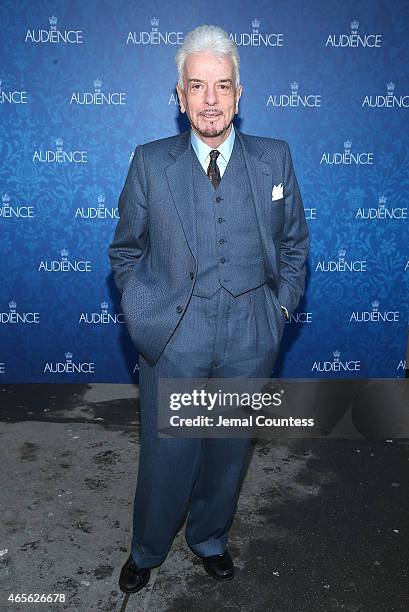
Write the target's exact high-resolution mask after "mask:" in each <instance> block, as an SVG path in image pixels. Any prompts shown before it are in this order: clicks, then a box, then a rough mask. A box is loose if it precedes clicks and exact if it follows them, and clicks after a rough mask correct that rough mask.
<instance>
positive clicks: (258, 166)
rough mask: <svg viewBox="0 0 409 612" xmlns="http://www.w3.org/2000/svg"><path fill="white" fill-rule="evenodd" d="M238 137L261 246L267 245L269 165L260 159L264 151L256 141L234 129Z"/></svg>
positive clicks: (271, 181)
mask: <svg viewBox="0 0 409 612" xmlns="http://www.w3.org/2000/svg"><path fill="white" fill-rule="evenodd" d="M236 135H237V136H238V137H239V139H240V142H241V145H242V150H243V156H244V160H245V163H246V167H247V173H248V176H249V181H250V188H251V191H252V193H253V199H254V205H255V209H256V215H257V220H258V224H259V227H260V234H261V238H262V243H263V246H264V245H267V244H268V234H267V230H268V226H267V224H266V222H265V220H266V211H267V207H268V206H269V205H270V206H271V189H272V183H273V178H272V171H271V166H270V164H268V163H266V162H264V161H263V160H262V157H263V155H264V149H263V148H262V147H261V145H260V144H259V143H258V142H257V139H256V138H254V136H253V137H251V136H247V135H246V134H243V133H242V132H240V131H239V130H237V129H236Z"/></svg>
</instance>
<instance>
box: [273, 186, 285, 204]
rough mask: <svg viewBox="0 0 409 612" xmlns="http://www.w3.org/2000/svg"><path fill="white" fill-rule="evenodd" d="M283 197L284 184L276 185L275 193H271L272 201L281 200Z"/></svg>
mask: <svg viewBox="0 0 409 612" xmlns="http://www.w3.org/2000/svg"><path fill="white" fill-rule="evenodd" d="M282 197H283V184H282V183H279V184H278V185H274V187H273V191H272V192H271V200H272V202H274V200H280V199H281V198H282Z"/></svg>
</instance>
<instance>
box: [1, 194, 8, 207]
mask: <svg viewBox="0 0 409 612" xmlns="http://www.w3.org/2000/svg"><path fill="white" fill-rule="evenodd" d="M1 199H2V200H3V204H6V205H7V204H8V203H9V202H10V196H9V194H8V193H4V194H3V195H2V196H1Z"/></svg>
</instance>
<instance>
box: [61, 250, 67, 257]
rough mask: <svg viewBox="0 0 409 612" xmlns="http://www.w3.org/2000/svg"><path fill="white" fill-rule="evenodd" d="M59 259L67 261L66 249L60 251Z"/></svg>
mask: <svg viewBox="0 0 409 612" xmlns="http://www.w3.org/2000/svg"><path fill="white" fill-rule="evenodd" d="M61 257H62V259H67V257H68V251H67V249H62V251H61Z"/></svg>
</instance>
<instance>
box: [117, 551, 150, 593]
mask: <svg viewBox="0 0 409 612" xmlns="http://www.w3.org/2000/svg"><path fill="white" fill-rule="evenodd" d="M150 577H151V570H150V569H149V568H146V567H143V568H140V567H138V566H137V565H136V563H135V561H134V560H133V559H132V555H129V558H128V559H127V561H126V563H125V565H124V566H123V567H122V569H121V574H120V576H119V588H120V589H121V591H122V592H123V593H137V592H138V591H140V590H141V589H143V587H144V586H145V585H146V584H148V582H149V578H150Z"/></svg>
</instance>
